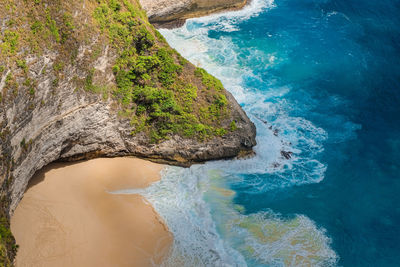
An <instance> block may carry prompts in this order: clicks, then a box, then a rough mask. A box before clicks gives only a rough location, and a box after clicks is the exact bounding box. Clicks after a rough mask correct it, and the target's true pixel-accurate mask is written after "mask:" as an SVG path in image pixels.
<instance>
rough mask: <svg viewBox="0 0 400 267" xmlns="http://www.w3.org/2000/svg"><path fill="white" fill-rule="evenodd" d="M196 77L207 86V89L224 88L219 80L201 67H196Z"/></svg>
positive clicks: (218, 89)
mask: <svg viewBox="0 0 400 267" xmlns="http://www.w3.org/2000/svg"><path fill="white" fill-rule="evenodd" d="M194 73H195V74H196V76H197V77H200V78H201V79H202V81H203V83H204V85H205V86H206V87H207V89H209V90H211V89H215V90H217V91H222V90H224V86H223V85H222V83H221V81H220V80H218V79H217V78H215V77H214V76H212V75H211V74H209V73H208V72H206V71H205V70H204V69H202V68H196V70H195V72H194Z"/></svg>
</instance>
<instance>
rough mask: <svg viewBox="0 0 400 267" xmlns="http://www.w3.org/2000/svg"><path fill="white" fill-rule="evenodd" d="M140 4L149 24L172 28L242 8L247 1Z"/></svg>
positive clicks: (144, 0) (190, 0) (158, 0)
mask: <svg viewBox="0 0 400 267" xmlns="http://www.w3.org/2000/svg"><path fill="white" fill-rule="evenodd" d="M140 3H141V5H142V7H143V9H144V10H146V12H147V16H148V17H149V20H150V22H151V23H154V24H156V25H157V26H160V27H174V26H179V25H181V24H182V23H183V22H184V21H185V20H186V19H188V18H193V17H199V16H204V15H208V14H210V13H215V12H220V11H224V10H232V9H239V8H242V7H243V6H244V5H246V3H247V0H140Z"/></svg>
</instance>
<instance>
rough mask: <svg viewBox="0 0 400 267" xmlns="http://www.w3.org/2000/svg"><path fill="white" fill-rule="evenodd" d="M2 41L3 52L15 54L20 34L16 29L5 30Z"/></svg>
mask: <svg viewBox="0 0 400 267" xmlns="http://www.w3.org/2000/svg"><path fill="white" fill-rule="evenodd" d="M1 39H2V43H1V44H0V51H1V53H4V54H5V55H7V54H14V53H15V51H16V49H17V46H18V39H19V34H18V33H17V32H15V31H11V30H5V31H4V33H3V38H1Z"/></svg>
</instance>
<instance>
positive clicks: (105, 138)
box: [0, 0, 255, 266]
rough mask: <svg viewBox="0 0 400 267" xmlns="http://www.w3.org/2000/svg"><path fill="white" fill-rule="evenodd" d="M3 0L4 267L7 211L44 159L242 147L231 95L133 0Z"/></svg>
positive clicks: (8, 252) (211, 153)
mask: <svg viewBox="0 0 400 267" xmlns="http://www.w3.org/2000/svg"><path fill="white" fill-rule="evenodd" d="M0 2H1V3H0V4H1V5H0V185H1V191H0V197H1V209H0V265H1V266H3V265H4V266H8V265H10V264H12V259H13V257H14V254H15V251H16V247H15V246H14V241H13V238H12V235H11V233H10V232H9V229H8V216H9V215H10V214H12V212H13V210H14V209H15V207H16V206H17V204H18V202H19V201H20V199H21V198H22V195H23V193H24V191H25V189H26V186H27V184H28V182H29V179H30V178H31V177H32V175H33V174H34V173H35V172H36V171H37V170H39V169H41V168H42V167H43V166H45V165H47V164H49V163H51V162H53V161H57V160H67V161H72V160H80V159H87V158H93V157H99V156H105V157H114V156H128V155H132V156H138V157H144V158H148V159H152V160H156V161H160V162H165V163H169V164H176V165H181V166H188V165H190V164H192V163H195V162H202V161H206V160H212V159H223V158H231V157H235V156H237V155H239V154H246V153H250V152H251V148H252V147H253V146H254V145H255V127H254V125H253V124H252V123H251V121H250V120H249V119H248V117H247V116H246V114H245V113H244V111H243V110H242V109H241V107H240V106H239V105H238V103H237V102H236V101H235V99H234V98H233V97H232V95H231V94H230V93H229V92H227V91H226V90H225V89H224V88H223V87H222V84H221V83H220V81H218V80H217V79H215V78H214V77H212V76H211V75H209V74H208V73H207V72H205V71H204V70H202V69H199V68H196V67H194V66H193V65H192V64H191V63H189V62H187V61H186V60H185V59H184V58H182V57H181V56H180V55H179V54H178V53H177V52H176V51H174V50H173V49H171V48H170V47H169V46H168V44H167V43H166V42H165V40H164V39H163V37H162V36H161V35H160V34H159V33H158V32H157V31H156V30H155V29H154V27H153V26H152V25H150V24H149V22H148V20H147V17H146V15H145V13H144V11H143V10H142V9H141V8H140V6H139V4H138V3H137V2H136V1H135V0H83V1H82V0H70V1H63V0H57V1H53V0H35V1H25V0H1V1H0ZM206 2H207V1H204V3H206Z"/></svg>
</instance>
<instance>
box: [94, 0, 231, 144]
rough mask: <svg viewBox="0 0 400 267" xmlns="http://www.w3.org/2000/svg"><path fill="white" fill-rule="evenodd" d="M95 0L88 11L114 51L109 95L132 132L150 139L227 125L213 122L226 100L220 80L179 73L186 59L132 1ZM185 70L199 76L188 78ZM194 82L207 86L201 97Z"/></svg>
mask: <svg viewBox="0 0 400 267" xmlns="http://www.w3.org/2000/svg"><path fill="white" fill-rule="evenodd" d="M97 2H98V3H99V5H98V6H97V7H96V9H95V11H94V14H93V16H94V18H95V19H96V21H97V23H98V24H99V26H100V28H101V30H102V31H103V32H104V33H105V34H106V35H107V36H108V37H109V40H110V42H111V44H112V45H113V47H114V48H115V49H116V51H117V54H118V57H117V59H116V62H115V65H114V66H113V72H114V74H115V78H116V84H117V88H116V90H115V91H114V96H115V97H116V98H117V99H118V100H119V102H120V103H121V104H122V107H123V110H121V112H120V114H122V115H124V116H128V117H130V118H131V124H132V127H133V128H134V130H133V131H132V134H136V133H139V132H142V131H145V132H148V133H149V134H150V137H151V140H152V142H158V141H159V140H163V139H165V138H167V137H168V136H170V135H171V134H180V135H182V136H186V137H197V138H199V139H201V140H204V139H207V138H209V137H212V136H216V135H220V136H221V135H224V134H225V133H226V132H227V130H228V129H224V128H222V127H221V126H220V125H219V122H220V120H221V118H222V117H223V116H224V115H227V114H228V109H227V104H228V103H227V100H226V96H225V95H224V94H223V87H222V84H221V82H220V81H219V80H217V79H216V78H214V77H213V76H211V75H209V74H208V73H206V72H205V71H204V70H202V69H196V70H195V71H194V72H195V75H193V73H191V74H188V73H184V66H185V64H187V61H186V60H184V59H183V58H182V57H181V56H180V55H179V54H178V53H177V52H176V51H175V50H173V49H171V48H170V47H168V45H166V43H165V40H164V39H163V38H162V36H161V35H160V34H159V33H158V32H157V31H156V30H155V29H154V28H153V27H152V26H151V25H150V24H149V23H148V22H147V21H146V20H145V19H143V15H141V11H140V9H139V8H138V5H137V3H136V2H129V1H126V0H124V1H120V0H109V1H107V0H99V1H97ZM189 75H192V76H195V77H198V78H199V81H200V82H199V81H197V83H196V82H195V83H191V82H188V79H186V78H187V77H188V76H189ZM199 84H202V85H201V86H202V88H203V87H205V88H207V92H206V93H205V95H206V96H205V97H203V98H202V99H201V98H200V97H199V96H198V90H199V88H198V85H199Z"/></svg>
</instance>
